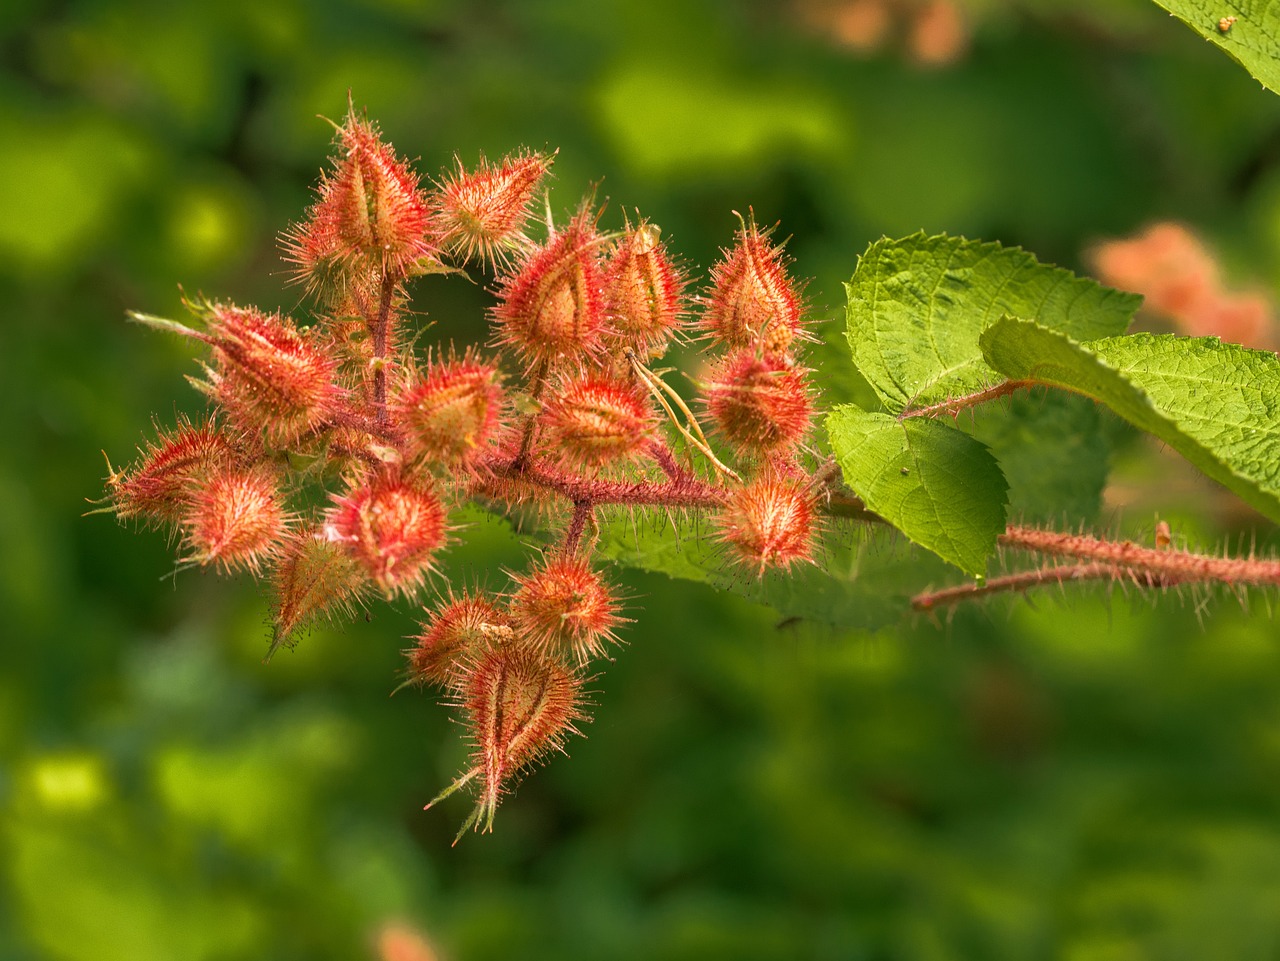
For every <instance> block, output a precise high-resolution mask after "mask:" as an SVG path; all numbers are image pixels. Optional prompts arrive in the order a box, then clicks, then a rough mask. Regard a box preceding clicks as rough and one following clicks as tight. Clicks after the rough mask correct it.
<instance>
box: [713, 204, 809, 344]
mask: <svg viewBox="0 0 1280 961" xmlns="http://www.w3.org/2000/svg"><path fill="white" fill-rule="evenodd" d="M711 281H712V288H711V291H710V293H709V294H708V295H707V296H706V297H705V298H704V310H703V312H702V314H701V316H700V317H699V318H698V325H699V326H700V327H701V329H702V330H703V331H704V332H705V333H706V334H708V335H709V336H710V337H711V338H712V339H713V340H715V341H717V342H719V343H722V344H724V345H726V346H728V347H730V348H740V347H752V346H754V347H758V348H760V349H762V350H764V351H765V352H767V353H784V352H786V351H788V350H789V349H790V348H791V345H792V342H793V341H794V340H795V339H796V338H797V337H803V336H805V331H804V325H803V321H802V319H801V309H800V298H799V294H798V293H797V291H796V289H795V286H794V285H793V284H792V282H791V279H790V278H789V277H788V276H787V271H786V265H785V261H784V259H783V253H782V247H781V245H778V246H775V245H773V244H772V243H770V242H769V238H768V234H767V233H762V232H761V231H760V229H759V228H758V227H757V226H756V224H755V221H754V220H751V221H745V222H744V223H743V225H742V228H741V229H740V230H739V231H738V233H737V235H736V237H735V240H734V245H733V246H732V247H731V248H730V249H728V250H726V251H725V252H724V257H723V258H722V259H721V260H720V261H719V262H718V263H717V264H716V265H715V267H714V268H712V271H711Z"/></svg>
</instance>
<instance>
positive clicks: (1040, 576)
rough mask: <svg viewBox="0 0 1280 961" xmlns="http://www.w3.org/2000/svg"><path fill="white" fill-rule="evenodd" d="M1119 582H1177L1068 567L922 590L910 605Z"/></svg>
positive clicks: (1100, 566)
mask: <svg viewBox="0 0 1280 961" xmlns="http://www.w3.org/2000/svg"><path fill="white" fill-rule="evenodd" d="M1122 580H1128V581H1131V582H1133V583H1134V584H1137V585H1138V586H1139V587H1142V588H1146V589H1151V588H1159V587H1169V586H1171V585H1172V584H1175V583H1177V581H1176V579H1167V578H1161V577H1159V576H1157V575H1154V574H1151V573H1149V572H1147V571H1140V570H1135V569H1134V568H1127V567H1117V566H1116V565H1115V564H1104V563H1093V564H1071V565H1066V566H1051V567H1042V568H1038V569H1037V570H1034V571H1022V572H1021V573H1018V574H1008V575H1005V576H1003V577H992V578H989V579H988V580H986V581H984V582H983V583H981V584H958V585H956V586H955V587H944V588H942V589H941V590H936V591H922V592H921V593H919V594H917V595H916V596H915V597H913V598H911V606H912V608H913V609H915V610H917V611H933V610H936V609H937V608H939V607H948V606H950V605H952V604H959V603H961V602H963V601H969V600H973V599H974V598H977V597H985V596H987V595H989V594H1001V593H1006V592H1011V591H1019V592H1021V591H1027V590H1030V589H1031V588H1033V587H1040V586H1042V585H1045V584H1066V583H1078V582H1080V581H1122Z"/></svg>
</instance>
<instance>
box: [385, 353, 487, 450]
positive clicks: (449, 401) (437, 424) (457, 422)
mask: <svg viewBox="0 0 1280 961" xmlns="http://www.w3.org/2000/svg"><path fill="white" fill-rule="evenodd" d="M498 381H499V374H498V368H497V367H496V366H495V365H493V364H484V363H481V362H480V361H478V360H476V359H475V358H474V357H472V356H470V355H467V356H464V357H462V358H461V359H450V360H448V361H436V362H433V363H430V364H428V365H427V369H426V371H425V372H416V371H415V372H413V373H411V374H410V375H409V376H408V377H406V378H405V380H404V383H403V384H402V386H401V388H400V391H399V393H398V394H397V396H396V398H395V400H394V401H393V403H392V416H393V418H394V421H395V423H396V424H398V425H399V426H400V428H401V430H402V432H403V434H404V443H405V449H406V452H407V453H408V455H409V456H410V457H411V458H421V459H423V460H427V461H433V462H437V463H443V464H460V465H466V464H467V463H468V462H470V461H473V460H474V459H475V458H476V457H477V456H478V455H480V454H483V453H484V450H485V447H486V445H488V443H489V442H490V440H492V439H493V437H494V436H495V434H496V433H497V431H498V426H499V415H500V414H501V411H502V400H503V398H502V388H501V387H499V386H498Z"/></svg>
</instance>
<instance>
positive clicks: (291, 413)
mask: <svg viewBox="0 0 1280 961" xmlns="http://www.w3.org/2000/svg"><path fill="white" fill-rule="evenodd" d="M201 313H203V314H205V317H206V322H207V324H208V334H207V335H206V337H205V339H206V340H207V341H208V342H209V343H210V344H211V345H212V346H213V356H214V367H213V368H211V369H209V370H208V375H209V384H208V387H207V390H208V393H210V395H211V396H212V397H213V398H214V400H216V401H217V402H218V403H219V404H221V405H222V407H223V408H224V409H225V410H226V411H227V414H228V416H229V417H230V418H231V419H232V420H233V421H235V423H236V424H237V425H238V426H240V427H241V428H243V429H244V430H246V431H248V432H250V433H253V434H260V435H261V436H262V437H263V438H264V439H265V440H266V441H267V443H269V444H274V445H277V446H282V447H287V446H289V445H291V444H294V443H296V442H297V441H298V440H300V439H301V438H302V437H303V436H304V435H305V434H307V433H308V432H309V431H312V430H314V429H316V428H317V427H319V426H321V425H322V424H324V422H325V421H326V419H327V418H328V417H329V416H330V415H331V414H332V413H333V412H334V411H335V410H337V409H338V408H339V407H340V405H341V398H342V390H341V388H339V387H338V386H337V385H336V384H335V383H334V378H335V376H336V373H337V368H338V365H337V361H336V360H335V359H334V358H333V357H331V356H330V355H329V353H328V352H327V350H326V349H325V347H324V346H322V345H321V343H320V339H319V338H318V337H317V336H316V335H315V333H314V332H313V331H312V330H302V331H300V330H298V329H297V327H295V326H294V323H293V321H292V320H290V319H289V318H287V317H282V316H281V315H279V314H270V315H268V314H264V313H262V311H260V310H258V309H257V308H256V307H234V306H231V305H228V304H213V305H210V306H208V307H206V308H202V309H201Z"/></svg>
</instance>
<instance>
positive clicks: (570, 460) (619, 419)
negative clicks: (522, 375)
mask: <svg viewBox="0 0 1280 961" xmlns="http://www.w3.org/2000/svg"><path fill="white" fill-rule="evenodd" d="M540 421H541V424H542V427H543V434H542V443H541V444H540V447H541V448H543V449H545V450H546V451H547V452H548V453H549V454H550V455H551V456H552V457H554V458H558V459H559V461H560V462H561V463H562V464H564V465H565V466H566V467H569V468H578V469H583V468H585V469H588V470H599V469H600V468H602V467H604V466H606V465H609V464H616V463H619V462H621V461H624V460H626V459H628V458H631V457H633V456H635V455H636V454H637V453H639V452H640V451H641V450H642V449H643V447H644V443H645V441H646V439H647V438H648V437H649V435H650V434H651V433H652V432H653V430H654V427H655V420H654V416H653V409H652V407H651V405H650V403H649V398H648V396H647V395H646V394H643V393H641V392H640V391H639V390H638V389H637V388H635V387H634V386H633V385H631V384H626V383H622V382H620V381H616V380H610V379H608V378H606V377H602V376H598V375H594V374H588V375H586V376H580V377H576V378H574V379H573V380H570V381H569V382H568V383H566V384H564V385H562V386H561V387H560V389H559V390H557V391H556V392H555V393H554V394H553V395H552V396H551V397H550V398H549V399H548V400H547V402H546V406H545V407H544V409H543V411H542V414H541V415H540Z"/></svg>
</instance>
